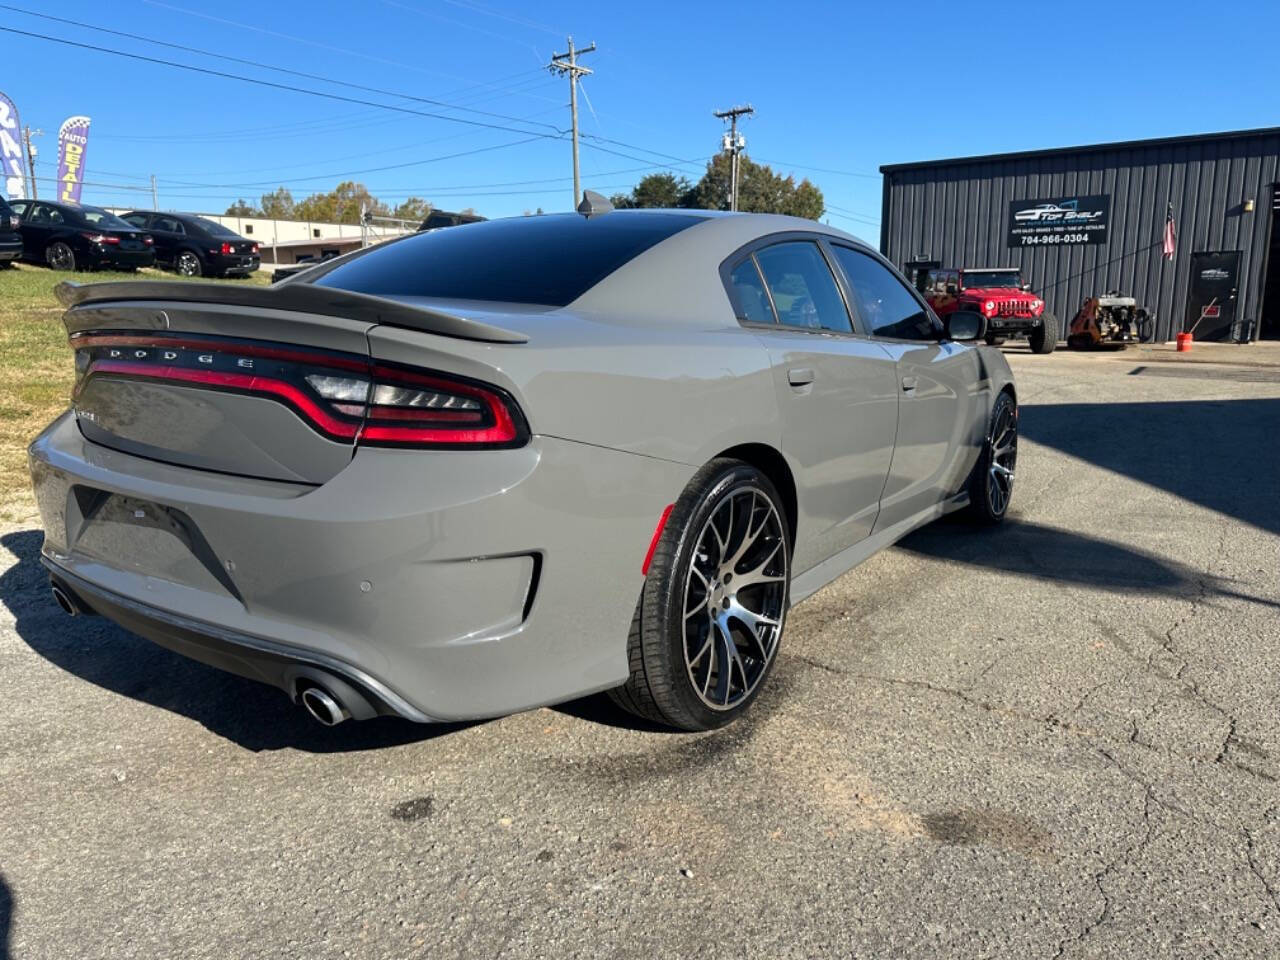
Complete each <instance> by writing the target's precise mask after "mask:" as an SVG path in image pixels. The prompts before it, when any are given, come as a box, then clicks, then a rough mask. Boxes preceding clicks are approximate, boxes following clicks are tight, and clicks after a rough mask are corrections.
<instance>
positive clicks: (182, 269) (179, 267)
mask: <svg viewBox="0 0 1280 960" xmlns="http://www.w3.org/2000/svg"><path fill="white" fill-rule="evenodd" d="M173 271H174V273H176V274H178V275H179V276H183V277H201V276H204V264H202V263H201V262H200V258H199V257H198V256H196V255H195V254H194V253H192V252H191V251H190V250H182V251H180V252H179V253H178V255H177V256H176V257H174V258H173Z"/></svg>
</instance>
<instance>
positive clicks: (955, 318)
mask: <svg viewBox="0 0 1280 960" xmlns="http://www.w3.org/2000/svg"><path fill="white" fill-rule="evenodd" d="M943 323H944V325H945V327H946V331H947V339H948V340H981V339H982V338H983V337H985V336H986V335H987V318H986V317H984V316H983V315H982V314H980V313H978V312H977V311H976V310H957V311H956V312H955V313H948V314H947V315H946V317H944V318H943Z"/></svg>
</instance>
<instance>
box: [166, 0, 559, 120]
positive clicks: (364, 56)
mask: <svg viewBox="0 0 1280 960" xmlns="http://www.w3.org/2000/svg"><path fill="white" fill-rule="evenodd" d="M142 2H143V3H146V4H149V5H150V6H153V7H161V8H162V9H165V10H172V11H173V12H174V13H181V14H185V15H186V16H188V17H198V18H199V19H201V20H208V21H210V22H211V23H221V24H223V25H225V26H229V27H238V28H239V29H241V30H249V31H252V32H253V33H261V34H263V35H265V36H268V37H277V38H279V39H281V40H290V41H293V42H294V43H301V44H304V45H306V46H310V47H317V48H319V49H321V50H328V51H330V52H333V53H341V54H344V55H346V56H350V57H357V58H359V59H361V60H368V61H370V62H371V63H381V64H384V65H386V66H392V67H400V68H401V69H405V70H414V71H416V72H418V73H424V74H427V75H428V76H433V77H448V78H449V79H451V80H461V79H464V78H462V77H459V76H457V75H456V74H451V73H440V72H439V71H437V70H424V69H423V68H422V67H420V66H418V65H416V64H412V63H404V62H403V61H400V60H388V59H387V58H386V57H377V56H373V55H372V54H368V53H362V52H360V51H359V50H349V49H347V48H346V47H336V46H334V45H333V44H329V43H321V42H320V41H319V40H310V39H308V38H306V37H299V36H297V35H296V34H292V33H282V32H280V31H278V30H268V29H266V28H265V27H259V26H255V25H253V24H251V23H241V22H240V21H238V20H228V19H226V18H225V17H215V16H213V15H212V14H208V13H203V12H201V11H199V10H188V9H187V8H185V7H175V6H174V5H173V4H170V3H163V2H161V0H142ZM476 86H481V87H482V86H486V84H484V83H479V84H476ZM536 99H538V100H547V101H549V102H550V98H549V97H537V98H536Z"/></svg>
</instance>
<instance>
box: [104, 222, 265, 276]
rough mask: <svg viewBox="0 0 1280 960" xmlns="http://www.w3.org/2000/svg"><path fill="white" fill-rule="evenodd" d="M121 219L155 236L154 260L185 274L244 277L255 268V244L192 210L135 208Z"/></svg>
mask: <svg viewBox="0 0 1280 960" xmlns="http://www.w3.org/2000/svg"><path fill="white" fill-rule="evenodd" d="M124 219H125V220H127V221H128V222H129V223H131V224H133V225H134V226H135V227H138V228H140V229H143V230H146V231H147V232H148V233H150V234H151V236H153V237H155V240H156V262H157V263H162V264H164V265H165V266H168V267H172V268H173V269H174V270H175V271H177V272H178V273H180V274H182V275H183V276H184V277H199V276H206V277H244V276H248V275H249V274H251V273H253V272H254V271H255V270H257V269H258V264H259V261H260V257H259V256H258V245H257V244H256V243H254V242H253V241H252V240H246V239H245V238H244V237H242V236H240V234H238V233H236V232H235V231H234V230H228V229H227V228H226V227H224V226H223V225H222V224H220V223H218V222H217V221H214V220H206V219H205V218H204V217H197V216H196V215H195V214H192V213H157V212H156V211H154V210H134V211H132V212H131V213H126V214H125V215H124Z"/></svg>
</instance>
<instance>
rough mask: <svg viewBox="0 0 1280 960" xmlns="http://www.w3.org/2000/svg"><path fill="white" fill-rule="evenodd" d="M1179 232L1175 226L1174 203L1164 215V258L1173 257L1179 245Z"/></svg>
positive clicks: (1169, 258) (1170, 258)
mask: <svg viewBox="0 0 1280 960" xmlns="http://www.w3.org/2000/svg"><path fill="white" fill-rule="evenodd" d="M1177 240H1178V234H1177V231H1176V230H1175V229H1174V226H1173V204H1172V203H1171V204H1169V210H1168V212H1167V213H1166V214H1165V215H1164V258H1165V259H1166V260H1172V259H1173V253H1174V250H1175V248H1176V245H1177Z"/></svg>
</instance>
